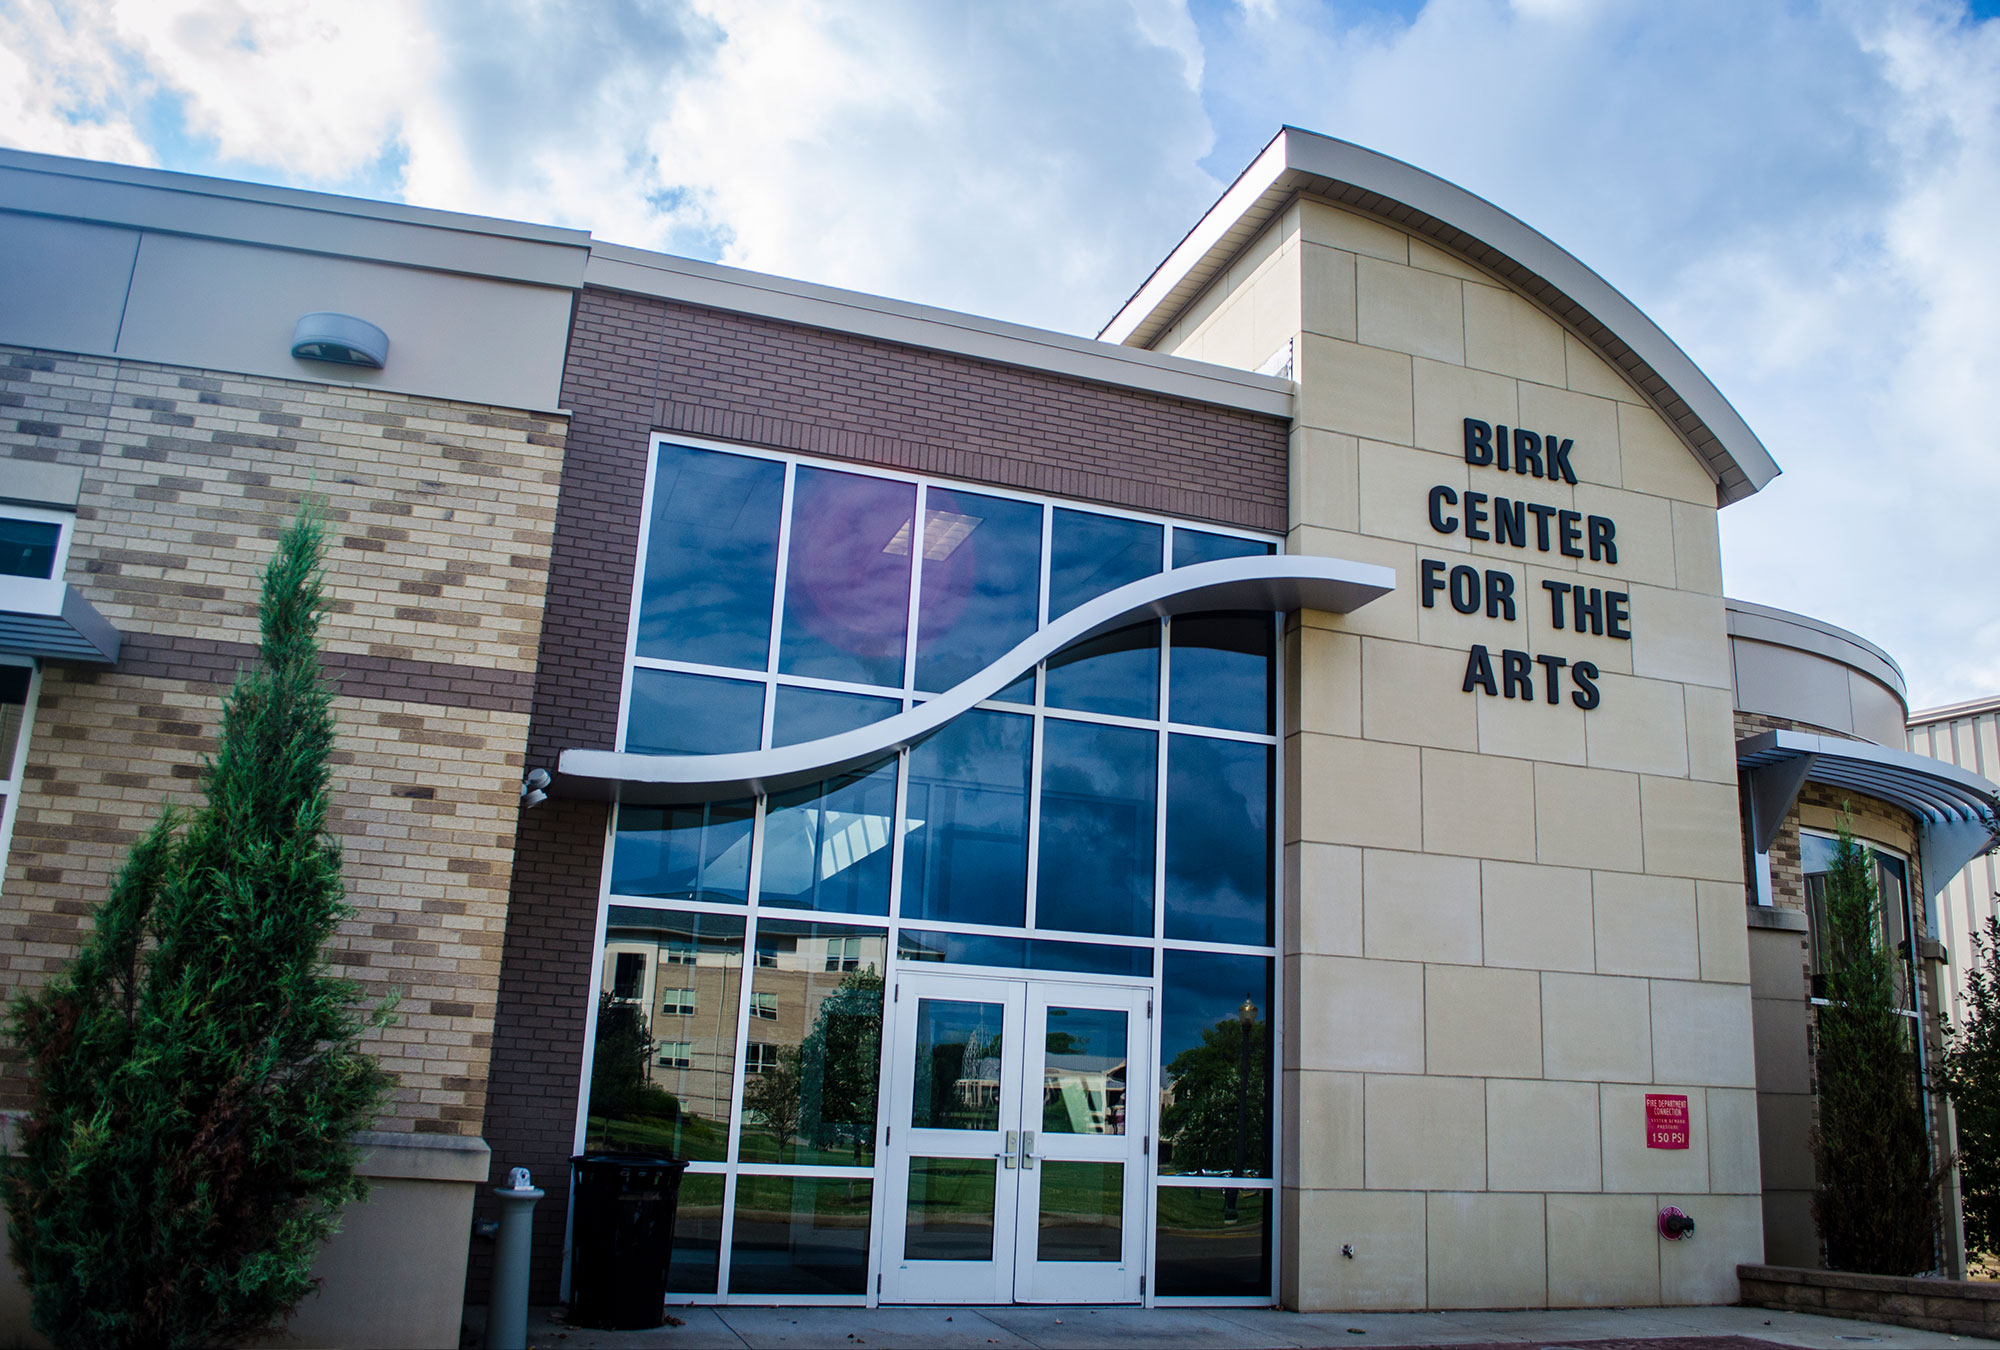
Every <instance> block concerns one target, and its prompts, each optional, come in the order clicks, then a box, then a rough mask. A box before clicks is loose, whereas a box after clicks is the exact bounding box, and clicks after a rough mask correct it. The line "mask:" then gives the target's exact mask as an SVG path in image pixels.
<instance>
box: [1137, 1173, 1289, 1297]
mask: <svg viewBox="0 0 2000 1350" xmlns="http://www.w3.org/2000/svg"><path fill="white" fill-rule="evenodd" d="M1156 1194H1157V1195H1158V1196H1159V1199H1160V1209H1159V1215H1160V1217H1159V1225H1158V1227H1157V1229H1156V1230H1155V1231H1156V1233H1157V1239H1156V1241H1155V1244H1154V1252H1155V1255H1154V1258H1153V1262H1154V1266H1153V1268H1154V1270H1155V1271H1156V1272H1157V1273H1158V1276H1159V1282H1160V1285H1159V1288H1160V1297H1162V1298H1265V1297H1268V1296H1269V1295H1270V1293H1271V1193H1270V1192H1269V1191H1251V1190H1241V1189H1236V1188H1231V1189H1228V1190H1219V1189H1218V1190H1211V1189H1209V1188H1208V1187H1206V1186H1199V1187H1197V1186H1162V1187H1160V1188H1159V1190H1158V1191H1157V1192H1156Z"/></svg>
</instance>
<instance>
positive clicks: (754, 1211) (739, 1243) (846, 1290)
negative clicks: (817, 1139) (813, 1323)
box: [729, 1176, 875, 1294]
mask: <svg viewBox="0 0 2000 1350" xmlns="http://www.w3.org/2000/svg"><path fill="white" fill-rule="evenodd" d="M874 1193H875V1187H874V1183H873V1182H871V1181H869V1180H867V1179H866V1178H864V1177H857V1178H855V1179H854V1180H852V1181H849V1180H847V1179H845V1178H841V1179H829V1178H824V1177H760V1176H743V1177H738V1178H737V1180H736V1232H735V1234H734V1235H733V1236H732V1238H731V1240H730V1244H729V1292H730V1293H732V1294H865V1293H867V1292H868V1209H869V1205H870V1204H871V1203H872V1202H873V1199H874Z"/></svg>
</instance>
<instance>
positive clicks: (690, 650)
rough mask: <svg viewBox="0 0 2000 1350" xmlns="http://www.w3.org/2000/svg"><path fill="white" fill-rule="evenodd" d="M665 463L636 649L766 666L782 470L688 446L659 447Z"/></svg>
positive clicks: (656, 491)
mask: <svg viewBox="0 0 2000 1350" xmlns="http://www.w3.org/2000/svg"><path fill="white" fill-rule="evenodd" d="M658 462H659V468H658V471H657V473H656V475H655V480H654V484H653V519H652V524H651V528H650V530H649V531H648V535H647V545H646V575H645V583H644V590H643V593H642V595H641V597H640V603H639V647H638V650H639V654H640V655H641V656H654V657H663V658H672V659H678V660H684V661H701V662H704V663H707V664H710V665H719V666H736V667H739V668H744V669H761V668H762V667H763V665H764V663H765V656H766V654H767V651H768V647H769V642H770V629H771V595H772V591H773V588H774V587H775V585H776V582H777V570H778V516H779V513H780V511H781V510H782V509H783V502H784V481H785V467H784V465H782V464H779V463H776V462H774V461H770V460H761V459H751V458H748V457H746V456H743V455H730V454H723V453H721V452H719V451H713V450H697V449H694V448H693V447H691V446H682V445H663V446H661V447H660V450H659V457H658Z"/></svg>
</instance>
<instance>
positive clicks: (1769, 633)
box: [1722, 597, 1910, 710]
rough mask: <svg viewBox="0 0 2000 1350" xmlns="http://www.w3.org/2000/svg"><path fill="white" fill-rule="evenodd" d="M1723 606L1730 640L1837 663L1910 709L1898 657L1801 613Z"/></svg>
mask: <svg viewBox="0 0 2000 1350" xmlns="http://www.w3.org/2000/svg"><path fill="white" fill-rule="evenodd" d="M1722 606H1723V611H1724V618H1725V621H1726V623H1727V626H1728V628H1729V636H1730V637H1732V638H1744V639H1746V640H1748V641H1751V642H1768V643H1770V644H1772V645H1773V646H1777V647H1790V648H1792V649H1793V650H1794V651H1801V652H1809V653H1811V654H1812V655H1814V656H1822V657H1825V658H1826V659H1827V660H1829V661H1838V662H1839V663H1840V664H1841V665H1843V666H1846V667H1848V668H1849V669H1851V670H1858V671H1860V672H1861V673H1862V674H1863V675H1866V676H1868V677H1869V678H1871V679H1873V680H1874V681H1875V682H1876V683H1878V684H1881V685H1885V686H1887V687H1888V689H1889V690H1890V691H1891V692H1893V693H1894V694H1895V695H1896V697H1897V698H1899V699H1901V700H1903V707H1904V708H1905V709H1906V710H1907V709H1908V707H1909V705H1910V687H1909V684H1908V682H1907V681H1906V680H1905V679H1904V678H1903V667H1902V666H1901V665H1900V664H1899V663H1898V662H1897V660H1896V658H1895V657H1893V656H1891V655H1889V653H1887V652H1885V651H1883V650H1882V649H1881V648H1880V647H1878V646H1876V645H1875V644H1874V643H1872V642H1870V641H1869V640H1868V639H1867V638H1865V637H1862V636H1861V634H1859V633H1851V632H1849V631H1848V630H1847V629H1845V628H1840V627H1837V626H1836V625H1834V624H1830V623H1828V622H1827V621H1826V620H1824V619H1815V618H1813V617H1812V616H1811V615H1810V614H1798V613H1795V612H1793V611H1792V610H1789V609H1778V608H1776V607H1774V606H1771V605H1753V604H1751V603H1750V602H1749V601H1748V600H1732V599H1729V598H1727V597H1725V598H1724V599H1723V602H1722Z"/></svg>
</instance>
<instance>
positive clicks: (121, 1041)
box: [4, 511, 388, 1346]
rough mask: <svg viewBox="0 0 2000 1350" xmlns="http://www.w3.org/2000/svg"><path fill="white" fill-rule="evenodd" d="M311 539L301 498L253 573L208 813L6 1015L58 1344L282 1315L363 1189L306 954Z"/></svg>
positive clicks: (362, 1061)
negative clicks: (258, 651) (24, 1064)
mask: <svg viewBox="0 0 2000 1350" xmlns="http://www.w3.org/2000/svg"><path fill="white" fill-rule="evenodd" d="M324 547H325V545H324V535H323V528H322V525H321V523H320V521H319V519H318V517H317V516H316V514H315V513H313V512H311V511H306V512H302V513H301V514H300V516H299V518H298V519H297V520H296V521H295V522H294V523H293V524H292V525H291V526H290V527H288V528H287V529H286V531H285V532H284V534H283V536H282V538H281V540H280V542H279V544H278V549H277V552H276V554H275V555H274V556H273V558H272V559H271V562H270V564H269V566H268V567H267V569H266V571H265V574H264V585H263V597H262V610H261V623H262V630H263V644H262V661H261V664H260V667H259V668H258V669H256V670H255V671H253V672H251V673H248V674H245V675H241V676H239V678H238V679H237V682H236V685H235V687H234V688H233V689H232V690H231V691H230V693H229V695H228V696H227V698H226V699H225V700H224V702H223V708H222V727H221V733H220V736H219V739H218V741H217V744H216V750H215V755H214V757H213V758H212V759H211V760H209V761H208V762H207V763H206V764H205V765H204V766H203V787H204V790H205V795H206V800H205V802H204V803H203V804H202V805H200V806H199V807H197V808H196V809H194V810H193V811H192V812H190V813H188V814H187V815H185V816H182V815H181V814H179V813H176V812H174V811H172V810H169V811H168V812H167V813H166V814H165V815H164V816H163V817H162V819H161V820H160V821H159V823H158V824H157V825H155V826H154V827H153V829H152V830H151V831H149V832H148V833H147V834H146V835H145V837H144V838H143V839H141V840H140V841H139V843H138V844H137V845H136V846H135V847H134V848H133V850H132V853H131V855H130V857H129V859H128V860H127V861H126V863H125V866H124V868H123V870H122V871H121V872H120V873H119V875H118V877H117V880H116V881H115V882H114V884H113V886H112V889H111V892H110V895H109V896H108V897H107V899H106V901H105V902H104V904H103V905H102V906H101V907H100V908H99V910H98V912H97V915H96V924H95V927H94V929H93V930H92V932H91V933H90V935H89V936H88V937H87V938H86V939H85V942H84V946H83V950H82V951H81V952H80V953H79V954H78V956H77V957H76V959H75V960H74V961H73V962H72V963H71V964H70V965H69V967H68V968H67V969H65V970H63V971H62V972H60V973H59V974H57V975H56V976H55V977H54V978H53V979H51V981H50V982H49V984H48V985H47V986H46V987H45V988H44V989H43V990H41V991H40V992H39V993H35V994H31V995H28V996H26V997H23V998H22V999H20V1000H19V1001H18V1002H17V1003H16V1005H15V1008H14V1032H15V1036H16V1039H17V1041H18V1042H19V1044H20V1046H21V1048H22V1049H23V1050H24V1051H25V1052H26V1056H27V1059H28V1068H29V1072H30V1073H31V1074H32V1078H33V1101H32V1105H31V1110H30V1112H29V1114H28V1116H27V1118H26V1120H25V1121H24V1122H23V1127H22V1133H21V1137H20V1141H19V1152H18V1154H17V1156H16V1157H14V1158H13V1159H11V1160H10V1161H9V1163H8V1165H7V1169H6V1172H5V1177H4V1188H5V1194H6V1199H7V1208H8V1215H9V1231H10V1233H11V1234H12V1236H13V1240H14V1259H15V1262H16V1263H17V1264H18V1265H19V1266H20V1268H21V1271H22V1274H23V1275H24V1277H25V1279H26V1283H27V1286H28V1289H29V1291H30V1295H31V1297H32V1300H33V1309H32V1317H33V1321H34V1324H35V1326H36V1328H37V1329H39V1330H40V1331H41V1332H42V1333H43V1334H44V1335H46V1336H47V1337H49V1339H50V1340H52V1341H54V1342H55V1343H56V1344H57V1345H59V1346H197V1345H213V1344H218V1343H223V1342H228V1341H233V1340H238V1339H241V1338H243V1337H246V1336H249V1335H251V1334H254V1333H257V1332H260V1331H264V1330H267V1329H270V1328H273V1327H276V1326H279V1325H281V1324H282V1323H283V1321H284V1319H285V1318H286V1317H287V1316H288V1315H289V1313H290V1310H291V1308H292V1306H293V1305H294V1304H296V1303H297V1302H298V1301H299V1300H300V1299H301V1298H303V1297H304V1296H305V1295H306V1294H308V1293H310V1292H311V1291H312V1289H313V1281H312V1279H311V1276H310V1270H311V1266H312V1262H313V1258H314V1256H315V1254H316V1252H317V1249H318V1247H319V1244H320V1243H321V1241H322V1240H323V1239H325V1238H326V1237H327V1236H329V1235H330V1234H331V1233H332V1232H333V1231H334V1229H335V1227H336V1221H337V1214H338V1211H339V1208H340V1206H341V1205H342V1204H343V1203H345V1202H347V1201H348V1200H351V1199H356V1198H359V1197H360V1196H361V1195H362V1194H363V1193H364V1189H365V1188H364V1185H363V1183H361V1182H360V1181H359V1180H358V1179H357V1178H356V1177H355V1176H354V1170H353V1168H354V1161H355V1146H354V1144H353V1142H352V1140H353V1136H354V1134H355V1133H356V1131H358V1130H362V1129H366V1128H367V1127H368V1125H369V1123H370V1122H371V1121H372V1119H373V1118H374V1114H375V1111H376V1108H377V1106H378V1104H379V1102H380V1100H381V1096H382V1093H383V1091H384V1089H385V1087H386V1085H387V1081H388V1080H387V1076H386V1075H385V1074H384V1073H383V1072H382V1070H381V1069H380V1068H379V1067H378V1066H377V1065H376V1064H375V1062H374V1061H373V1060H372V1059H370V1058H369V1057H368V1056H367V1055H366V1054H364V1053H363V1052H362V1050H361V1045H360V1041H361V1037H362V1034H363V1032H364V1030H365V1029H366V1027H367V1026H368V1025H369V1024H370V1021H371V1018H370V1017H369V1016H368V1015H367V1014H365V1013H364V1012H363V1011H361V1009H360V1006H359V1003H358V999H359V989H358V988H357V986H356V985H355V984H354V983H353V982H351V981H349V980H344V979H339V978H336V977H334V976H333V975H331V974H330V973H329V970H328V964H327V959H326V956H325V954H324V947H325V944H326V942H327V940H328V939H329V938H331V937H332V936H333V933H334V930H335V927H336V925H338V924H339V922H340V921H341V920H342V919H343V918H345V917H346V916H347V915H349V914H350V913H351V912H352V911H351V910H350V909H348V907H347V906H346V905H345V904H344V903H343V900H342V893H341V881H340V848H339V845H338V844H337V843H336V842H335V841H334V840H333V838H332V837H331V836H330V835H329V834H328V833H327V824H326V819H327V784H328V768H327V759H328V753H329V752H330V751H331V750H332V748H333V744H334V724H333V715H332V709H331V696H330V694H329V693H328V691H327V689H326V687H325V685H324V683H323V682H322V681H321V678H320V671H319V644H318V631H319V624H320V619H321V617H322V615H323V614H324V612H325V598H324V594H323V586H322V581H321V575H320V561H321V556H322V553H323V551H324ZM383 1016H386V1010H385V1011H384V1012H381V1013H377V1014H376V1018H378V1019H379V1018H380V1017H383Z"/></svg>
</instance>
